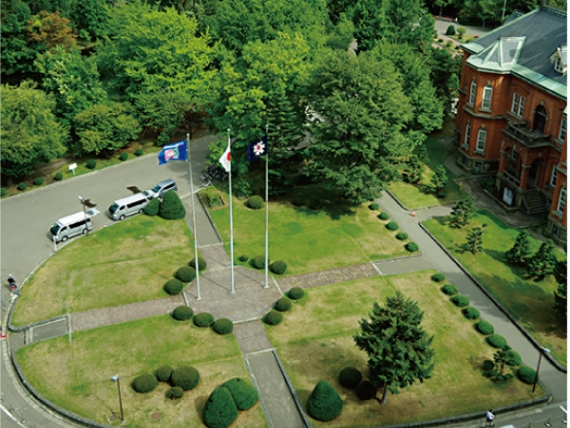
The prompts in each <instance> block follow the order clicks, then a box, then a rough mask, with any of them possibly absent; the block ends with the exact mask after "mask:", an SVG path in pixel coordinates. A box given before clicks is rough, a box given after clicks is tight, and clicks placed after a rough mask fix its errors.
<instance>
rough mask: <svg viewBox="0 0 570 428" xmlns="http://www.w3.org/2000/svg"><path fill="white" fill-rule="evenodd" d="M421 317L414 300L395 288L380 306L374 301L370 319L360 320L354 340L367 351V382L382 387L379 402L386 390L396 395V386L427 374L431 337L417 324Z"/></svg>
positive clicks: (383, 402) (422, 314) (383, 397)
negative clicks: (395, 290) (382, 305)
mask: <svg viewBox="0 0 570 428" xmlns="http://www.w3.org/2000/svg"><path fill="white" fill-rule="evenodd" d="M423 316H424V313H423V312H422V311H421V310H420V308H419V307H418V305H417V302H414V301H412V300H410V299H407V298H405V297H404V295H403V294H402V293H401V292H399V291H397V292H396V295H395V296H392V297H388V298H387V299H386V305H385V306H384V307H381V306H380V305H378V303H374V307H373V310H372V313H371V314H370V320H366V319H362V320H361V321H360V329H361V332H360V334H358V335H356V336H354V340H355V342H356V345H357V346H358V348H359V349H361V350H363V351H365V352H366V353H367V354H368V369H369V371H370V381H371V382H372V383H373V384H374V385H375V386H376V387H377V388H379V387H384V393H383V396H382V402H381V403H382V404H386V401H387V399H388V391H391V392H392V393H394V394H397V393H398V392H399V389H400V388H405V387H406V386H409V385H412V384H413V383H414V382H415V381H416V380H419V381H420V382H422V383H423V381H424V380H425V379H429V378H430V377H431V374H432V371H433V368H434V363H433V361H432V360H433V357H434V350H433V348H432V347H431V344H432V341H433V336H429V335H428V334H427V332H426V331H425V330H424V329H423V328H422V327H421V322H422V319H423Z"/></svg>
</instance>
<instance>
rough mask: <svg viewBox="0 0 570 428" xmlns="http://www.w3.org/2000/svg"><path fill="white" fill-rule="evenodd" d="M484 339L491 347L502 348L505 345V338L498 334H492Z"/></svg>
mask: <svg viewBox="0 0 570 428" xmlns="http://www.w3.org/2000/svg"><path fill="white" fill-rule="evenodd" d="M485 340H486V341H487V343H488V344H489V345H491V346H492V347H493V348H500V349H504V348H505V346H507V339H505V338H504V337H503V336H501V335H500V334H492V335H491V336H488V337H486V338H485Z"/></svg>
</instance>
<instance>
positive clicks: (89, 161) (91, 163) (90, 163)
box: [85, 159, 97, 169]
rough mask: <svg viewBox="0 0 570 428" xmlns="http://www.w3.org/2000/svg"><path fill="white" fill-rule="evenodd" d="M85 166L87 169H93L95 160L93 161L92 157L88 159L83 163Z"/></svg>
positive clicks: (95, 164) (95, 163)
mask: <svg viewBox="0 0 570 428" xmlns="http://www.w3.org/2000/svg"><path fill="white" fill-rule="evenodd" d="M85 166H86V167H87V168H89V169H95V167H96V166H97V162H95V161H94V160H93V159H89V160H88V161H87V163H86V164H85Z"/></svg>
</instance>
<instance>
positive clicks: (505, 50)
mask: <svg viewBox="0 0 570 428" xmlns="http://www.w3.org/2000/svg"><path fill="white" fill-rule="evenodd" d="M566 18H567V16H566V12H565V11H562V10H558V9H554V8H552V7H548V6H541V7H540V8H538V9H536V10H534V11H532V12H529V13H527V14H525V15H521V16H517V17H511V18H509V19H508V20H507V21H506V23H505V24H504V25H502V26H501V27H499V28H497V29H495V30H493V31H491V32H490V33H487V34H486V35H484V36H482V37H480V38H478V39H475V40H473V41H471V42H469V43H465V44H463V45H462V48H463V49H464V50H465V51H467V52H469V53H471V56H470V57H469V59H468V60H467V64H468V65H470V66H471V67H473V68H475V69H477V70H480V71H487V72H491V73H499V74H507V73H512V74H516V75H518V76H519V77H521V78H522V79H524V80H527V81H529V82H531V83H534V84H535V85H537V86H540V87H542V88H543V89H545V90H547V91H548V92H551V93H553V94H555V95H557V96H559V97H562V98H564V99H566V75H565V74H562V73H560V72H558V71H556V70H555V69H554V64H553V63H552V61H550V55H551V54H552V53H553V52H555V51H557V50H558V52H559V53H560V54H561V55H564V61H566V49H564V50H563V51H562V49H561V47H562V46H564V47H565V45H566V34H567V22H566Z"/></svg>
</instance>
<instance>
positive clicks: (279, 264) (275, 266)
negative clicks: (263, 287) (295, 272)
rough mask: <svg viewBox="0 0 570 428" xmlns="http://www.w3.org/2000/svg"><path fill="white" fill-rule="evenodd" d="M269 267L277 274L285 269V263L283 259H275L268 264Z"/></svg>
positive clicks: (282, 272)
mask: <svg viewBox="0 0 570 428" xmlns="http://www.w3.org/2000/svg"><path fill="white" fill-rule="evenodd" d="M269 269H270V270H271V272H273V273H275V274H277V275H283V274H284V273H285V272H286V271H287V263H285V262H284V261H283V260H275V261H274V262H273V263H271V265H269Z"/></svg>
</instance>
